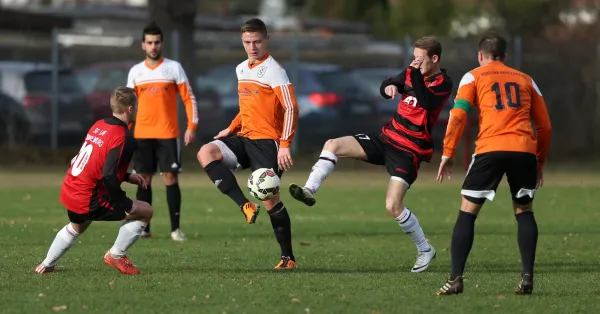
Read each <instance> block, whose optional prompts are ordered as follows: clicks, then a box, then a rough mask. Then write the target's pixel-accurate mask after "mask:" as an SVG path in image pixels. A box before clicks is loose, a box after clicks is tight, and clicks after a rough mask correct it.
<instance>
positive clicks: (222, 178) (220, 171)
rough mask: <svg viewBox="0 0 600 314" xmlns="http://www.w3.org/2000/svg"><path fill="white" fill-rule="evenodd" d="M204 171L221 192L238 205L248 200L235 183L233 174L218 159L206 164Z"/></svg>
mask: <svg viewBox="0 0 600 314" xmlns="http://www.w3.org/2000/svg"><path fill="white" fill-rule="evenodd" d="M204 171H206V174H207V175H208V177H209V178H210V179H211V180H212V182H213V183H214V184H215V185H216V186H217V188H219V190H220V191H221V193H223V194H226V195H227V196H229V198H231V199H232V200H233V201H234V202H235V203H236V204H237V205H238V206H239V207H242V206H244V204H246V203H247V202H248V199H247V198H246V196H244V193H243V192H242V189H240V186H239V185H238V184H237V181H236V180H235V176H234V175H233V173H232V172H231V170H229V169H227V167H225V165H223V164H222V163H221V161H220V160H215V161H213V162H211V163H209V164H208V165H206V167H204Z"/></svg>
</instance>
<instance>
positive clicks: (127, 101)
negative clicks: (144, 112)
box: [110, 86, 137, 114]
mask: <svg viewBox="0 0 600 314" xmlns="http://www.w3.org/2000/svg"><path fill="white" fill-rule="evenodd" d="M136 104H137V97H136V95H135V91H134V90H133V88H129V87H125V86H119V87H117V88H116V89H115V91H114V92H113V93H112V95H111V96H110V109H112V112H113V113H114V114H122V113H124V112H126V111H127V108H129V107H134V106H135V105H136Z"/></svg>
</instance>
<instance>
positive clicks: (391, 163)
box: [354, 132, 421, 187]
mask: <svg viewBox="0 0 600 314" xmlns="http://www.w3.org/2000/svg"><path fill="white" fill-rule="evenodd" d="M354 138H355V139H356V140H357V141H358V143H359V144H360V146H361V147H362V149H363V150H364V151H365V154H366V155H367V159H366V162H368V163H371V164H374V165H379V166H385V168H386V169H387V172H388V173H389V174H390V176H391V177H392V180H399V181H403V182H404V183H406V185H407V186H409V187H410V186H411V185H412V184H413V183H414V182H415V180H416V179H417V174H418V172H419V165H420V164H421V161H420V160H419V158H418V157H417V156H415V155H414V154H412V153H410V152H407V151H404V150H401V149H398V148H396V147H394V146H392V145H390V144H388V143H386V142H385V141H384V140H383V139H381V136H380V133H379V132H373V133H368V134H356V135H354Z"/></svg>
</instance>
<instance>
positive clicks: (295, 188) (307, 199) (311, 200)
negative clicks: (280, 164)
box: [290, 183, 317, 207]
mask: <svg viewBox="0 0 600 314" xmlns="http://www.w3.org/2000/svg"><path fill="white" fill-rule="evenodd" d="M290 194H291V195H292V197H293V198H294V199H296V200H298V201H300V202H302V203H304V204H305V205H306V206H309V207H310V206H313V205H315V203H316V202H317V200H315V196H314V195H313V193H312V192H311V191H309V190H308V189H307V188H304V187H301V186H299V185H297V184H294V183H292V184H290Z"/></svg>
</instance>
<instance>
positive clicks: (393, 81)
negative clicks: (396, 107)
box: [379, 69, 406, 99]
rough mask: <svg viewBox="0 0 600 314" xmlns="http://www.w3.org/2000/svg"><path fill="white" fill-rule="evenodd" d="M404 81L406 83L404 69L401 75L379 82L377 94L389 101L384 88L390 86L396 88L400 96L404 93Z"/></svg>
mask: <svg viewBox="0 0 600 314" xmlns="http://www.w3.org/2000/svg"><path fill="white" fill-rule="evenodd" d="M404 81H406V69H404V71H402V73H400V74H398V75H396V76H395V77H390V78H388V79H386V80H384V81H383V82H381V86H380V87H379V93H380V94H381V96H382V97H383V98H385V99H390V98H391V97H390V96H388V95H386V94H385V88H386V87H388V86H390V85H394V86H396V87H398V94H402V93H403V92H404Z"/></svg>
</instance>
